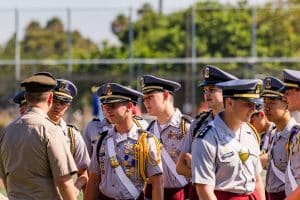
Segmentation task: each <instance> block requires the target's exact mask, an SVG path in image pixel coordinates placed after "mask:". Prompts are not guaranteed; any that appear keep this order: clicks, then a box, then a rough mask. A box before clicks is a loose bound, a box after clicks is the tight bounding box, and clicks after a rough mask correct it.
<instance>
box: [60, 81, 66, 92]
mask: <svg viewBox="0 0 300 200" xmlns="http://www.w3.org/2000/svg"><path fill="white" fill-rule="evenodd" d="M66 88H67V84H66V83H65V82H61V83H60V86H59V88H58V91H59V92H64V93H65V92H66Z"/></svg>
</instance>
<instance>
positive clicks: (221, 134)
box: [192, 114, 262, 194]
mask: <svg viewBox="0 0 300 200" xmlns="http://www.w3.org/2000/svg"><path fill="white" fill-rule="evenodd" d="M209 125H210V128H207V129H206V130H204V132H203V134H202V135H201V136H200V137H199V138H196V139H195V140H194V142H193V144H192V157H193V159H192V181H193V183H197V184H204V185H210V186H212V187H214V188H215V190H220V191H226V192H232V193H239V194H250V193H252V192H253V191H254V189H255V184H256V176H257V175H259V174H260V172H261V171H262V167H261V163H260V159H259V154H260V150H259V144H258V141H257V138H256V136H255V135H254V134H253V132H252V130H251V128H250V127H249V126H248V125H247V124H246V123H244V124H242V126H241V128H240V129H239V130H237V132H235V133H233V132H232V131H231V130H230V129H229V128H228V126H227V125H226V124H225V123H224V121H223V120H222V118H221V117H220V114H219V115H217V116H216V117H215V119H214V120H213V121H212V122H211V123H210V124H209ZM208 127H209V126H208ZM205 131H206V132H205ZM236 142H239V143H240V145H237V143H236ZM239 152H249V157H248V159H247V160H246V161H245V162H244V163H243V162H242V161H241V159H240V156H239Z"/></svg>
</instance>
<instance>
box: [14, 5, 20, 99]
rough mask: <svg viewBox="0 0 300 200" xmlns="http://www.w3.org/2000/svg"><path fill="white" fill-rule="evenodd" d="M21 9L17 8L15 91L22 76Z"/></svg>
mask: <svg viewBox="0 0 300 200" xmlns="http://www.w3.org/2000/svg"><path fill="white" fill-rule="evenodd" d="M19 20H20V16H19V10H18V9H17V8H16V9H15V32H16V33H15V83H16V87H15V92H16V93H17V91H18V90H19V89H20V87H19V82H20V77H21V68H20V59H21V52H20V41H19V37H20V32H19V25H20V24H19Z"/></svg>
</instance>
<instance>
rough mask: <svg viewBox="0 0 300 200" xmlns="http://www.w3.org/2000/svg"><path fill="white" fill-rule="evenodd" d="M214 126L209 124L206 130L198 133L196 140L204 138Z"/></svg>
mask: <svg viewBox="0 0 300 200" xmlns="http://www.w3.org/2000/svg"><path fill="white" fill-rule="evenodd" d="M211 127H212V126H211V125H210V124H209V125H207V126H205V128H203V129H202V130H201V131H199V132H197V134H196V135H195V137H196V138H203V137H204V136H205V134H206V133H207V131H208V130H209V129H210V128H211Z"/></svg>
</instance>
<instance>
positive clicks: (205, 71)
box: [204, 67, 209, 78]
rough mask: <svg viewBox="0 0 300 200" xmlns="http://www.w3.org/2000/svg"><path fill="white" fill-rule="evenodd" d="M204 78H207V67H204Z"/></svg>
mask: <svg viewBox="0 0 300 200" xmlns="http://www.w3.org/2000/svg"><path fill="white" fill-rule="evenodd" d="M204 78H209V68H208V67H206V68H205V69H204Z"/></svg>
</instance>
